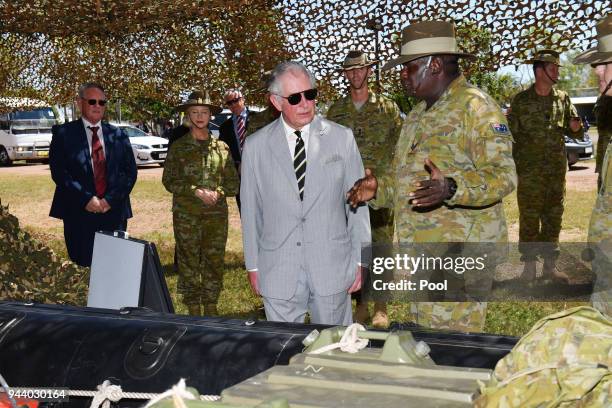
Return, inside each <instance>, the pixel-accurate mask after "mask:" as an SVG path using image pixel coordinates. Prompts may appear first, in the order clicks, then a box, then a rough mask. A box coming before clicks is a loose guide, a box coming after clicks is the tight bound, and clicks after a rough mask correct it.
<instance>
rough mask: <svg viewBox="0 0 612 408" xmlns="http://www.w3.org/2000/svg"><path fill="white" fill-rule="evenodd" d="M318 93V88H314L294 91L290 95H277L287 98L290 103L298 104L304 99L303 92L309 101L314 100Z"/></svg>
mask: <svg viewBox="0 0 612 408" xmlns="http://www.w3.org/2000/svg"><path fill="white" fill-rule="evenodd" d="M317 93H318V91H317V88H312V89H307V90H305V91H302V92H296V93H293V94H291V95H289V96H283V95H278V94H277V95H278V96H280V97H281V98H285V99H286V100H287V102H289V105H297V104H298V103H300V101H301V100H302V94H304V98H306V100H307V101H312V100H314V99H315V98H316V97H317Z"/></svg>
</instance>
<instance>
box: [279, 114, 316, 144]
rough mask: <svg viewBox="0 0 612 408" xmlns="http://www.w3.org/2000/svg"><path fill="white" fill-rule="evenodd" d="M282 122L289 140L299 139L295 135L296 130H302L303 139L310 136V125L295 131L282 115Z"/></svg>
mask: <svg viewBox="0 0 612 408" xmlns="http://www.w3.org/2000/svg"><path fill="white" fill-rule="evenodd" d="M281 122H282V123H283V127H284V128H285V135H287V139H293V140H295V139H297V136H296V135H295V131H296V130H300V131H301V132H302V139H304V140H305V139H306V138H307V137H308V135H309V134H310V123H309V124H307V125H305V126H303V127H302V128H301V129H294V128H292V127H291V126H289V125H288V124H287V122H285V118H284V116H283V115H282V114H281Z"/></svg>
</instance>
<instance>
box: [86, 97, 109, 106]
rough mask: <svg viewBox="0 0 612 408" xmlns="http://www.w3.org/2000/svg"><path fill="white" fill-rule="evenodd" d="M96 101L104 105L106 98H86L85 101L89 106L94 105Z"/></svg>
mask: <svg viewBox="0 0 612 408" xmlns="http://www.w3.org/2000/svg"><path fill="white" fill-rule="evenodd" d="M96 102H97V103H98V105H100V106H104V105H106V99H88V100H87V103H88V104H90V105H91V106H94V105H95V104H96Z"/></svg>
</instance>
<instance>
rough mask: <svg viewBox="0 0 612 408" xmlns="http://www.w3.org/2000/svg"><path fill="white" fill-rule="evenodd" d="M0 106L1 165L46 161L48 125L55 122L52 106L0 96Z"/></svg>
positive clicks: (48, 143) (47, 155) (25, 99)
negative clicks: (20, 161) (14, 162)
mask: <svg viewBox="0 0 612 408" xmlns="http://www.w3.org/2000/svg"><path fill="white" fill-rule="evenodd" d="M0 108H3V109H2V110H3V111H4V113H0V166H10V165H11V164H12V163H13V161H16V160H25V161H28V162H43V163H46V162H48V161H49V146H50V144H51V127H52V126H53V125H55V124H57V123H58V117H57V114H56V112H55V111H54V110H53V108H51V107H50V106H48V105H47V104H46V103H45V102H43V101H40V100H37V99H29V98H0Z"/></svg>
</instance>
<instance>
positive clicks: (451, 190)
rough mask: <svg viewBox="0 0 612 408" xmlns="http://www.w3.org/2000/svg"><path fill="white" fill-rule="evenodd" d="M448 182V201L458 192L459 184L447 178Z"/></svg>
mask: <svg viewBox="0 0 612 408" xmlns="http://www.w3.org/2000/svg"><path fill="white" fill-rule="evenodd" d="M446 182H447V183H448V195H447V196H446V199H447V200H450V199H451V198H453V196H454V195H455V193H456V192H457V182H456V181H455V180H453V179H452V178H450V177H446Z"/></svg>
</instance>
